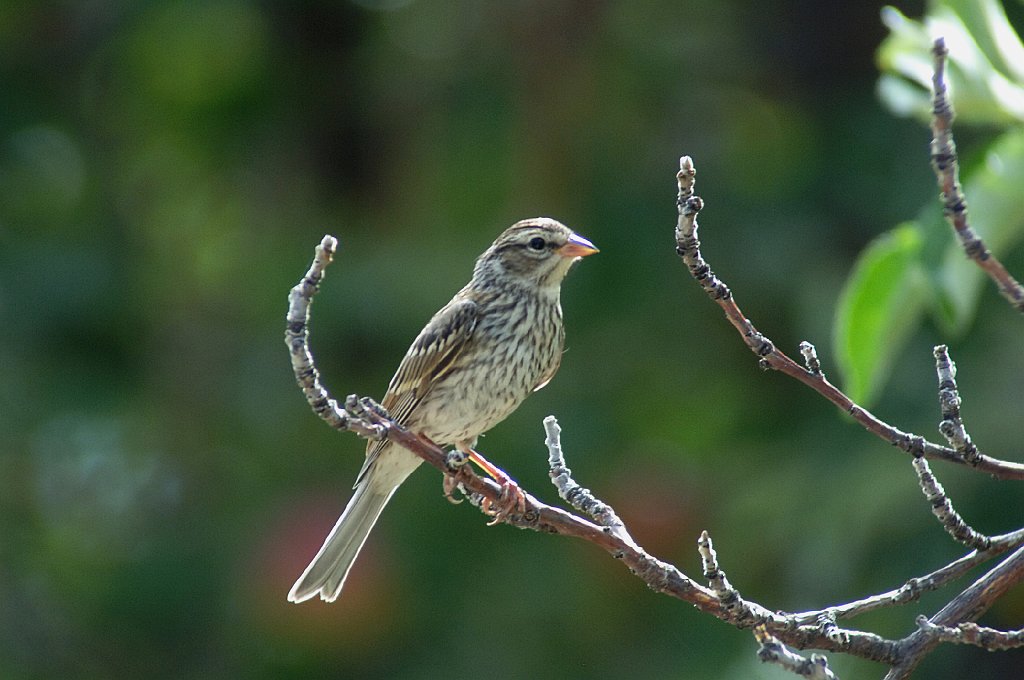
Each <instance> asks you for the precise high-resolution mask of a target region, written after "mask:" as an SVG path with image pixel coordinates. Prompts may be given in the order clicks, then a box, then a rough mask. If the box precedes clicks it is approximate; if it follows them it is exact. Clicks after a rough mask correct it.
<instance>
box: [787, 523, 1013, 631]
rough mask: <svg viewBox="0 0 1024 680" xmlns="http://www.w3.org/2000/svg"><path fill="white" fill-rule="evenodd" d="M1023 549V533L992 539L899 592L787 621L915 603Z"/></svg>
mask: <svg viewBox="0 0 1024 680" xmlns="http://www.w3.org/2000/svg"><path fill="white" fill-rule="evenodd" d="M1022 545H1024V529H1018V530H1017V531H1014V532H1011V533H1009V534H1003V535H1002V536H993V537H992V539H991V546H990V547H989V549H988V550H986V551H979V550H974V551H971V552H969V553H967V554H966V555H964V556H963V557H960V558H959V559H956V560H953V561H952V562H950V563H949V564H947V565H946V566H944V567H942V568H940V569H936V570H935V571H933V572H931V573H930V574H926V575H924V576H919V577H917V578H912V579H910V580H908V581H907V582H906V583H904V584H903V585H902V586H900V587H899V588H896V589H893V590H889V591H887V592H884V593H879V594H878V595H872V596H871V597H866V598H863V599H860V600H855V601H853V602H849V603H847V604H840V605H835V606H833V607H829V608H827V609H821V610H815V611H809V612H801V613H799V614H791V615H790V617H791V618H792V620H793V621H794V622H795V623H798V624H809V623H813V622H815V621H819V620H820V618H821V617H822V616H823V615H829V616H832V617H833V618H834V619H835V620H840V619H852V618H854V617H857V616H860V615H862V614H867V613H869V612H873V611H877V610H879V609H884V608H887V607H893V606H898V605H904V604H907V603H910V602H915V601H917V600H919V599H920V598H921V595H923V594H924V593H929V592H932V591H935V590H938V589H939V588H942V587H943V586H945V585H947V584H949V583H951V582H953V581H955V580H956V579H958V578H960V577H962V576H963V575H965V574H966V573H967V572H969V571H970V570H971V569H974V568H975V567H977V566H978V565H979V564H984V563H985V562H987V561H989V560H991V559H992V558H994V557H998V556H999V555H1001V554H1003V553H1005V552H1007V551H1008V550H1013V549H1015V548H1019V547H1020V546H1022Z"/></svg>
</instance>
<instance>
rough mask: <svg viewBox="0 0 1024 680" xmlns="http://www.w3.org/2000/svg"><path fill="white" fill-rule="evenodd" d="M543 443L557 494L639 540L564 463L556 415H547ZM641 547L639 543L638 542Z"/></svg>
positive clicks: (618, 532)
mask: <svg viewBox="0 0 1024 680" xmlns="http://www.w3.org/2000/svg"><path fill="white" fill-rule="evenodd" d="M544 433H545V438H544V445H545V446H547V447H548V476H550V477H551V483H552V484H554V485H555V488H556V489H558V495H559V496H560V497H561V498H562V500H564V501H565V502H567V503H569V505H571V506H572V507H573V508H575V509H576V510H578V511H580V512H582V513H585V514H586V515H589V516H590V517H591V518H592V519H593V520H594V521H595V522H597V523H598V524H600V525H601V526H603V527H606V528H607V529H608V531H610V532H611V533H613V534H615V535H616V536H618V537H619V538H620V539H622V541H624V542H626V543H628V544H630V545H633V546H636V541H634V540H633V537H632V536H630V535H629V532H628V531H627V530H626V526H625V524H623V523H622V520H621V519H619V516H618V515H617V514H616V513H615V510H614V509H612V506H610V505H608V504H607V503H605V502H604V501H602V500H600V499H599V498H597V497H596V496H594V494H593V493H592V492H591V491H590V489H587V488H585V487H583V486H581V485H580V484H578V483H577V482H576V480H575V479H573V477H572V470H570V469H569V466H568V465H566V463H565V456H564V455H563V454H562V436H561V435H562V428H561V427H560V426H559V425H558V420H557V419H556V418H555V417H554V416H548V417H546V418H545V419H544ZM637 547H639V546H637Z"/></svg>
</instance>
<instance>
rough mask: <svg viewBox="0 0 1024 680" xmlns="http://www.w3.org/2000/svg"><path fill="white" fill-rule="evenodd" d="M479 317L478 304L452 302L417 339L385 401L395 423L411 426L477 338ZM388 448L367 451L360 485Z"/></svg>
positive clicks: (378, 446)
mask: <svg viewBox="0 0 1024 680" xmlns="http://www.w3.org/2000/svg"><path fill="white" fill-rule="evenodd" d="M478 317H479V306H478V305H477V303H475V302H473V301H472V300H469V299H466V298H461V299H456V300H452V301H451V302H449V303H448V304H447V305H445V306H444V307H443V308H442V309H441V311H439V312H438V313H437V314H435V315H434V317H433V318H432V319H431V320H430V321H429V322H428V323H427V325H426V326H425V327H424V328H423V330H422V331H420V334H419V335H418V336H416V339H415V340H414V341H413V343H412V346H411V347H410V348H409V351H408V352H406V353H405V358H403V359H402V363H401V365H400V366H399V367H398V371H397V372H396V373H395V377H393V378H392V379H391V384H390V385H388V391H387V393H386V394H385V395H384V398H383V399H382V400H381V406H383V407H384V408H386V409H387V411H388V413H389V414H390V415H391V418H392V419H394V420H395V422H397V423H405V422H407V421H408V419H409V416H410V415H411V414H412V412H413V411H414V410H415V409H416V406H417V405H418V404H419V403H420V401H422V400H423V397H424V396H426V394H427V392H429V391H430V388H431V386H432V385H434V384H435V383H436V382H437V380H439V379H440V378H441V377H443V376H444V375H445V373H447V372H448V371H449V370H451V367H452V365H453V362H454V361H455V358H456V357H457V356H458V355H459V353H461V352H462V350H463V349H465V347H466V345H467V344H468V343H469V340H470V338H472V337H473V329H474V328H476V322H477V318H478ZM386 444H387V441H386V440H384V441H379V442H373V443H371V444H370V445H369V446H368V447H367V451H366V462H365V463H364V464H363V469H362V470H361V471H360V473H359V476H358V477H357V478H356V484H358V483H359V480H361V479H362V477H363V475H364V474H365V473H366V470H367V469H369V467H370V465H372V464H373V461H374V460H376V458H377V456H378V455H379V454H380V451H381V450H382V449H383V448H384V446H385V445H386Z"/></svg>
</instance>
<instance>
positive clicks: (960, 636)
mask: <svg viewBox="0 0 1024 680" xmlns="http://www.w3.org/2000/svg"><path fill="white" fill-rule="evenodd" d="M917 625H918V626H920V628H921V630H923V631H924V632H925V633H927V634H929V635H931V636H932V637H934V638H935V639H937V640H940V641H941V642H954V643H957V644H961V645H975V646H977V647H981V648H982V649H985V650H987V651H990V652H995V651H1003V650H1007V649H1017V648H1020V647H1024V628H1020V629H1017V630H997V629H995V628H986V627H985V626H979V625H978V624H976V623H961V624H959V625H956V626H937V625H935V624H933V623H931V622H930V621H929V620H928V618H927V617H924V616H919V617H917Z"/></svg>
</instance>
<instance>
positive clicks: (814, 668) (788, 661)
mask: <svg viewBox="0 0 1024 680" xmlns="http://www.w3.org/2000/svg"><path fill="white" fill-rule="evenodd" d="M754 639H756V640H757V641H758V643H760V645H761V647H760V648H759V649H758V650H757V658H759V659H760V660H761V661H763V662H765V663H773V664H775V665H777V666H781V667H782V668H784V669H786V670H787V671H789V672H791V673H795V674H796V675H799V676H801V677H804V678H811V679H812V680H838V676H837V675H836V674H835V673H833V672H832V671H831V669H829V667H828V659H826V658H825V657H824V656H822V655H821V654H811V658H809V659H808V658H806V657H804V656H801V655H799V654H797V653H796V652H794V651H792V650H790V649H789V648H788V647H786V645H784V644H782V642H780V641H779V639H778V638H776V637H774V636H772V635H771V634H770V633H769V632H768V631H767V629H765V627H764V626H757V627H756V628H754Z"/></svg>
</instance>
